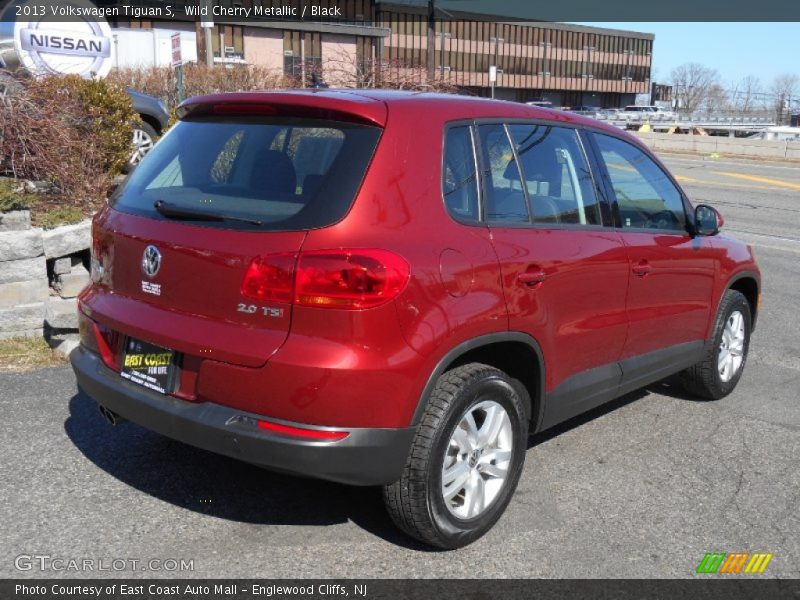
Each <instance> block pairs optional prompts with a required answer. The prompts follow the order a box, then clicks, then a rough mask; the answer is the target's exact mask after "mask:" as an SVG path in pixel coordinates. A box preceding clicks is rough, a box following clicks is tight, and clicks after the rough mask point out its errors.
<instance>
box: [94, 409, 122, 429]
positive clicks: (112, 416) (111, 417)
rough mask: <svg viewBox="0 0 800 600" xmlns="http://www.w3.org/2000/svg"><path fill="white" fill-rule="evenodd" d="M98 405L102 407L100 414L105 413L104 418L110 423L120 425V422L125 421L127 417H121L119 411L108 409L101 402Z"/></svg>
mask: <svg viewBox="0 0 800 600" xmlns="http://www.w3.org/2000/svg"><path fill="white" fill-rule="evenodd" d="M98 407H99V408H100V414H101V415H103V418H104V419H105V420H106V422H107V423H108V424H109V425H119V424H120V423H124V422H125V419H123V418H122V417H120V416H119V415H118V414H117V413H115V412H114V411H113V410H109V409H107V408H106V407H105V406H103V405H102V404H99V405H98Z"/></svg>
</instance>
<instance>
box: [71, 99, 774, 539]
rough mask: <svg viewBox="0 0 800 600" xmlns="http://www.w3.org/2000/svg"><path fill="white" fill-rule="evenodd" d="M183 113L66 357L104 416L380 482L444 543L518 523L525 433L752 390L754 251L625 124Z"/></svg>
mask: <svg viewBox="0 0 800 600" xmlns="http://www.w3.org/2000/svg"><path fill="white" fill-rule="evenodd" d="M179 112H180V122H179V123H178V124H177V125H176V126H175V127H173V128H172V130H171V131H169V133H168V134H167V135H165V136H164V137H163V138H162V140H161V141H159V143H158V144H157V146H156V147H155V149H154V150H153V151H152V152H151V153H150V154H149V155H148V156H147V157H146V158H145V159H144V160H143V162H142V163H141V165H139V167H137V169H136V170H135V171H134V172H133V173H132V174H131V175H130V177H129V178H128V179H127V181H126V182H125V183H124V185H123V186H122V187H121V188H120V189H119V190H117V191H116V192H115V194H114V195H113V197H112V198H110V200H109V203H108V206H107V207H105V208H104V209H103V210H101V211H100V212H99V213H98V215H97V216H96V217H95V219H94V230H93V236H94V237H93V248H92V279H93V283H92V285H91V286H90V287H89V288H87V289H86V290H85V291H84V292H83V294H82V295H81V297H80V309H79V310H80V317H81V320H80V323H81V335H82V345H81V347H80V348H79V349H77V350H76V351H75V352H73V354H72V365H73V367H74V369H75V373H76V375H77V378H78V382H79V384H80V386H81V388H83V389H84V390H85V391H86V392H87V393H88V394H89V395H90V396H92V397H93V398H94V399H95V400H97V402H98V403H99V404H100V406H101V411H102V412H103V414H104V415H105V416H106V418H107V419H108V420H109V421H111V422H112V423H116V422H118V421H120V420H125V419H129V420H131V421H133V422H135V423H138V424H140V425H142V426H144V427H147V428H149V429H151V430H153V431H156V432H158V433H161V434H163V435H166V436H169V437H171V438H175V439H177V440H181V441H183V442H186V443H188V444H192V445H195V446H198V447H200V448H205V449H207V450H211V451H214V452H218V453H220V454H225V455H227V456H231V457H235V458H238V459H241V460H243V461H246V462H250V463H253V464H255V465H260V466H263V467H267V468H269V469H274V470H277V471H285V472H288V473H298V474H302V475H308V476H313V477H319V478H322V479H328V480H333V481H338V482H344V483H348V484H354V485H382V486H384V488H383V489H384V498H385V501H386V506H387V508H388V510H389V513H390V514H391V516H392V518H393V520H394V521H395V522H396V523H397V524H398V525H399V526H400V527H401V528H402V529H403V530H404V531H406V532H407V533H409V534H410V535H412V536H414V537H416V538H418V539H420V540H422V541H424V542H426V543H428V544H432V545H436V546H440V547H445V548H455V547H459V546H463V545H465V544H468V543H470V542H472V541H473V540H475V539H477V538H478V537H480V536H481V535H482V534H484V533H485V532H486V531H487V530H488V529H489V528H490V527H491V526H492V525H493V524H494V523H495V522H496V520H497V519H498V518H499V517H500V515H501V514H502V512H503V510H504V509H505V508H506V506H507V505H508V502H509V500H510V498H511V495H512V493H513V491H514V489H515V487H516V485H517V480H518V479H519V476H520V472H521V470H522V466H523V461H524V459H525V450H526V443H527V436H528V434H529V433H533V432H538V431H542V430H543V429H547V428H548V427H552V426H553V425H555V424H556V423H559V422H562V421H564V420H566V419H569V418H570V417H573V416H575V415H578V414H579V413H582V412H584V411H586V410H589V409H591V408H593V407H596V406H598V405H600V404H602V403H604V402H607V401H609V400H611V399H613V398H615V397H618V396H620V395H622V394H625V393H627V392H630V391H631V390H634V389H636V388H640V387H642V386H645V385H648V384H650V383H652V382H655V381H657V380H660V379H662V378H664V377H667V376H669V375H672V374H674V373H682V377H683V380H684V381H685V383H686V386H687V387H688V389H689V390H691V391H692V392H693V393H695V394H697V395H699V396H702V397H705V398H709V399H717V398H721V397H723V396H725V395H726V394H728V393H730V392H731V390H733V388H734V387H735V386H736V384H737V382H738V380H739V378H740V377H741V374H742V370H743V368H744V364H745V360H746V357H747V350H748V341H749V337H750V332H751V331H752V329H753V326H754V324H755V320H756V313H757V311H758V301H759V290H760V277H759V271H758V267H757V266H756V263H755V261H754V259H753V255H752V252H751V249H750V248H749V247H748V246H746V245H744V244H741V243H739V242H737V241H734V240H731V239H728V238H726V237H722V236H720V235H717V233H718V231H719V228H720V226H721V225H722V219H721V218H720V216H719V214H718V213H717V212H716V211H715V210H714V209H713V208H710V207H708V206H704V205H700V206H697V207H696V208H693V207H692V205H691V204H690V202H689V200H688V198H687V197H686V195H685V194H684V192H683V191H682V190H681V188H680V186H678V184H677V183H676V182H675V179H674V178H673V177H672V176H671V175H670V174H669V173H668V172H667V171H666V169H665V168H664V167H663V165H662V164H661V163H660V162H659V161H658V159H656V158H655V157H654V156H653V155H652V154H651V153H650V152H649V151H648V150H647V149H646V148H645V147H644V146H643V145H642V144H641V143H640V142H638V141H637V140H636V139H635V138H634V137H632V136H630V135H628V134H626V133H624V132H622V131H620V130H618V129H615V128H612V127H609V126H606V125H604V124H603V123H601V122H598V121H595V120H590V119H585V118H582V117H579V116H576V115H571V114H569V113H564V112H556V111H551V110H547V109H542V108H536V107H530V106H526V105H524V104H514V103H508V102H499V101H490V100H485V99H479V98H468V97H460V96H448V95H436V94H427V93H422V94H420V93H402V92H383V91H357V90H354V91H327V90H325V91H318V92H280V93H241V94H223V95H215V96H206V97H201V98H193V99H190V100H188V101H186V102H184V103H183V105H182V106H181V108H180V111H179Z"/></svg>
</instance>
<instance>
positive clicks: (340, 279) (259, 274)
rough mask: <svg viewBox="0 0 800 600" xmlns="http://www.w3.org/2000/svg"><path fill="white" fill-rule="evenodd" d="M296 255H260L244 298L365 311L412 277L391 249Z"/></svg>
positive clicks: (244, 288) (248, 278)
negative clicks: (295, 260)
mask: <svg viewBox="0 0 800 600" xmlns="http://www.w3.org/2000/svg"><path fill="white" fill-rule="evenodd" d="M293 262H294V256H292V255H285V254H277V255H272V256H264V257H258V258H256V259H255V260H253V262H252V263H251V264H250V267H249V268H248V270H247V274H246V275H245V278H244V281H243V282H242V288H241V291H242V294H243V295H245V296H247V297H249V298H255V299H257V300H274V301H280V302H293V303H295V304H298V305H301V306H316V307H320V308H341V309H349V310H363V309H366V308H373V307H376V306H380V305H381V304H385V303H386V302H389V301H390V300H392V299H393V298H395V297H396V296H397V295H398V294H400V292H402V291H403V289H404V288H405V286H406V284H407V283H408V279H409V274H410V272H409V267H408V263H407V262H406V261H405V260H404V259H403V258H401V257H400V256H398V255H396V254H394V253H392V252H389V251H388V250H375V249H356V250H316V251H312V252H302V253H301V254H300V256H299V258H297V264H296V266H295V267H294V269H292V266H293V265H292V263H293Z"/></svg>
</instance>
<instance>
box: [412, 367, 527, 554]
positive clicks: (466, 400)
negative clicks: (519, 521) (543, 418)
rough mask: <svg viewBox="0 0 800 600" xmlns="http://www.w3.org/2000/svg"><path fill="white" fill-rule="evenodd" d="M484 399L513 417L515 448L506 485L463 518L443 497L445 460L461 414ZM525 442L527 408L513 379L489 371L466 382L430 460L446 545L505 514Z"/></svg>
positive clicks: (431, 497)
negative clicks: (476, 513)
mask: <svg viewBox="0 0 800 600" xmlns="http://www.w3.org/2000/svg"><path fill="white" fill-rule="evenodd" d="M484 400H492V401H494V402H497V403H498V404H500V405H501V406H502V407H503V408H504V409H505V410H506V412H507V413H508V417H509V419H510V420H511V427H512V431H513V449H512V456H511V462H510V465H509V473H508V478H507V479H506V482H505V485H504V486H503V489H502V490H501V491H500V494H499V495H498V497H497V498H495V500H494V502H493V503H492V505H491V506H490V507H489V508H488V509H487V510H486V511H485V512H484V513H483V514H481V515H479V516H478V517H476V518H474V519H469V520H462V519H459V518H457V517H456V516H455V515H453V514H452V513H451V512H450V511H449V510H448V508H447V506H446V505H445V501H444V498H443V497H442V494H441V489H442V464H443V462H444V455H445V452H446V451H447V447H448V445H449V443H450V437H451V436H452V434H453V431H454V430H455V428H456V426H457V425H458V423H459V422H460V420H461V418H462V416H463V415H464V413H465V412H466V411H467V410H468V409H470V408H472V407H473V406H475V405H476V404H478V403H480V402H483V401H484ZM526 446H527V422H526V421H525V411H524V407H523V403H522V400H521V398H520V396H519V393H518V391H517V390H516V388H515V386H514V385H513V383H512V382H511V381H510V380H508V379H507V378H505V377H504V376H503V375H502V374H501V373H499V372H497V373H487V374H485V375H483V376H481V377H477V378H475V379H473V380H471V381H470V382H469V383H468V384H467V385H465V386H464V388H463V389H462V390H461V391H460V392H459V394H458V396H457V398H456V400H455V402H453V404H451V406H450V408H449V411H448V414H447V416H446V418H445V419H444V420H443V421H442V423H441V425H440V427H439V428H438V430H437V432H436V435H435V437H434V440H433V444H432V446H431V455H430V460H429V463H428V465H429V468H428V473H427V486H426V487H427V489H428V490H429V494H428V506H429V511H430V514H431V517H432V520H433V523H434V526H435V527H436V528H437V530H438V533H439V536H440V539H442V540H443V541H444V540H446V541H447V546H450V547H454V548H455V547H461V546H464V545H466V544H468V543H470V542H472V541H474V540H476V539H477V538H479V537H481V536H482V535H483V534H484V533H486V532H487V531H488V530H489V529H491V528H492V526H493V525H494V524H495V523H496V522H497V520H498V519H499V518H500V517H501V516H502V514H503V512H505V509H506V507H507V506H508V503H509V502H510V501H511V497H512V496H513V494H514V490H515V489H516V487H517V483H518V481H519V477H520V474H521V473H522V468H523V466H524V463H525V451H526Z"/></svg>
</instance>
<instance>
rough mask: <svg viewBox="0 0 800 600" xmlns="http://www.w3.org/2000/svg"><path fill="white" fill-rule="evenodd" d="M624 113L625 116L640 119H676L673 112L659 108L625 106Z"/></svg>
mask: <svg viewBox="0 0 800 600" xmlns="http://www.w3.org/2000/svg"><path fill="white" fill-rule="evenodd" d="M624 113H625V116H630V117H633V118H641V119H655V120H667V119H674V118H675V117H676V114H675V112H674V111H672V110H669V109H667V108H663V107H661V106H638V105H637V106H626V107H625V110H624Z"/></svg>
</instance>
